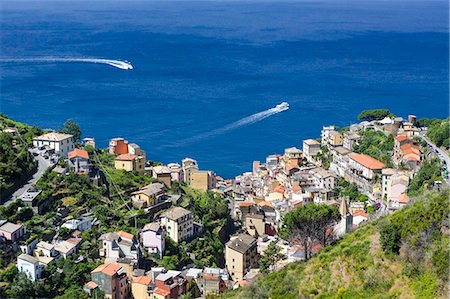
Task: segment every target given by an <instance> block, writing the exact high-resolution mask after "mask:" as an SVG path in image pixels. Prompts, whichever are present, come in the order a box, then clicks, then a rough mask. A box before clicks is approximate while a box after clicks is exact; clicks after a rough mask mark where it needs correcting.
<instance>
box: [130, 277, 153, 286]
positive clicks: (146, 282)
mask: <svg viewBox="0 0 450 299" xmlns="http://www.w3.org/2000/svg"><path fill="white" fill-rule="evenodd" d="M133 282H134V283H139V284H143V285H146V286H148V285H150V283H151V282H152V278H151V277H150V276H138V277H133Z"/></svg>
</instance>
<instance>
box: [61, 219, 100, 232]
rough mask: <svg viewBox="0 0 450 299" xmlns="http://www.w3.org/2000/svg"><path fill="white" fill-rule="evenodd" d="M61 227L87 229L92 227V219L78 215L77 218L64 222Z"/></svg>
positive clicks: (82, 230) (81, 230)
mask: <svg viewBox="0 0 450 299" xmlns="http://www.w3.org/2000/svg"><path fill="white" fill-rule="evenodd" d="M61 227H65V228H68V229H70V230H79V231H80V232H84V231H87V230H88V229H90V228H91V227H92V221H91V219H89V218H88V217H80V218H78V219H71V220H68V221H66V222H64V224H63V225H61Z"/></svg>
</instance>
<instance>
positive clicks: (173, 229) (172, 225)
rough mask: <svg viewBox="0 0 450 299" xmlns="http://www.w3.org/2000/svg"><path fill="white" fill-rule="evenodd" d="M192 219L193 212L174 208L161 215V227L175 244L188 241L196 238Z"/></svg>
mask: <svg viewBox="0 0 450 299" xmlns="http://www.w3.org/2000/svg"><path fill="white" fill-rule="evenodd" d="M192 218H193V217H192V212H191V211H189V210H186V209H183V208H181V207H174V208H171V209H169V210H167V211H165V212H164V213H162V214H161V225H163V226H164V228H165V230H166V232H167V235H168V236H169V238H171V239H172V240H173V241H174V242H175V243H179V242H181V241H188V240H190V239H191V238H192V237H193V236H194V224H193V220H192Z"/></svg>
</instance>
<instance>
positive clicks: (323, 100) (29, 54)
mask: <svg viewBox="0 0 450 299" xmlns="http://www.w3.org/2000/svg"><path fill="white" fill-rule="evenodd" d="M0 3H1V21H0V22H1V55H0V60H1V61H0V67H1V107H0V111H1V112H2V113H4V114H6V115H8V116H10V117H12V118H14V119H17V120H19V121H22V122H26V123H29V124H33V125H37V126H40V127H43V128H54V129H57V128H60V127H62V125H63V123H64V121H65V120H66V119H68V118H72V119H74V120H75V121H76V122H77V123H79V124H80V126H81V127H82V130H83V134H84V136H93V137H95V138H96V140H97V143H98V145H99V146H101V147H106V146H107V144H108V140H109V139H110V138H112V137H119V136H120V137H125V138H127V139H128V140H129V141H130V142H134V143H138V144H139V145H140V146H141V147H142V148H143V149H144V150H145V151H146V152H147V156H148V158H149V159H151V160H155V161H161V162H165V163H167V162H172V161H180V160H181V159H182V158H184V157H192V158H195V159H197V160H198V162H199V164H200V168H202V169H211V170H215V171H216V172H217V173H218V174H219V175H221V176H223V177H226V178H230V177H233V176H235V175H237V174H240V173H242V172H244V171H248V170H250V169H251V162H252V161H253V160H262V159H264V158H265V157H266V156H267V155H270V154H273V153H282V152H283V149H284V148H286V147H291V146H297V147H301V140H302V139H305V138H311V137H314V138H315V137H318V136H319V134H320V130H321V127H322V126H323V125H330V124H334V125H338V126H346V125H349V124H351V123H353V122H355V121H356V116H357V115H358V113H359V112H360V111H361V110H363V109H372V108H387V109H390V110H391V111H392V112H393V113H395V114H397V115H400V116H407V115H408V114H416V115H417V117H418V118H421V117H437V118H444V117H447V116H448V113H449V79H448V75H449V54H448V49H449V31H448V11H449V7H448V2H447V1H430V0H427V1H369V0H354V1H352V0H350V1H338V0H332V1H317V0H310V1H196V2H191V1H112V0H111V1H2V2H0ZM35 58H48V59H49V60H48V61H30V60H22V61H21V60H20V59H35ZM50 58H67V59H73V58H76V59H80V58H103V59H115V60H121V61H125V60H126V61H129V62H130V63H131V64H132V65H133V69H132V70H121V69H118V68H115V67H112V66H110V65H105V64H94V63H87V62H61V61H51V60H50ZM283 101H286V102H288V103H289V104H290V109H289V110H287V111H283V112H280V113H273V114H270V113H269V116H266V117H262V118H261V117H259V116H258V115H256V116H255V117H250V118H248V117H249V116H251V115H254V114H256V113H259V112H264V111H267V110H268V109H271V108H273V107H275V105H277V104H279V103H281V102H283Z"/></svg>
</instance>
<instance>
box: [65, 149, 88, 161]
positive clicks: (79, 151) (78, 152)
mask: <svg viewBox="0 0 450 299" xmlns="http://www.w3.org/2000/svg"><path fill="white" fill-rule="evenodd" d="M75 157H81V158H85V159H89V154H88V152H87V151H85V150H84V149H79V148H76V149H74V150H73V151H71V152H69V159H72V158H75Z"/></svg>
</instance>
